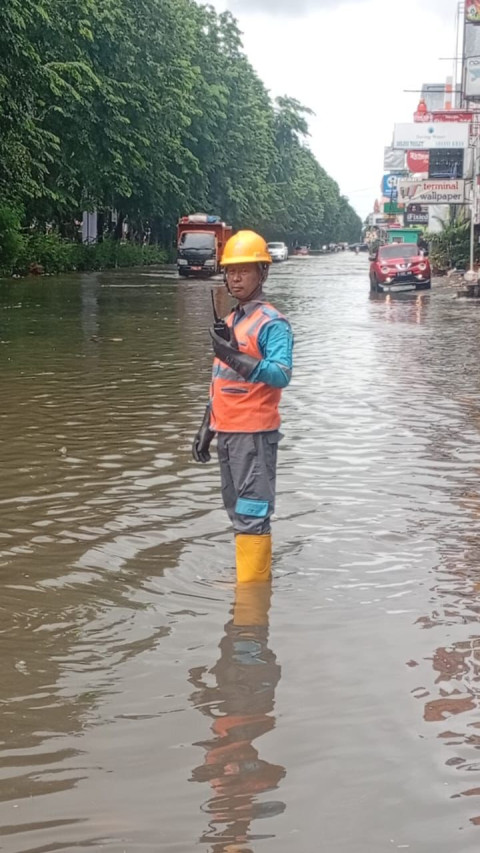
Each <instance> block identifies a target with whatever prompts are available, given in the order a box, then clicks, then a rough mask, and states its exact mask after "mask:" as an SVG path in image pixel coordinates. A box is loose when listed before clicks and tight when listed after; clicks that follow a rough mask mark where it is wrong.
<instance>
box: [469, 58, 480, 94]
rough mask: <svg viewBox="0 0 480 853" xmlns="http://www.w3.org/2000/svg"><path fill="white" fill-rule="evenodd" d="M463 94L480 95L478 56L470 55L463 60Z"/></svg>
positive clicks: (479, 59) (479, 62)
mask: <svg viewBox="0 0 480 853" xmlns="http://www.w3.org/2000/svg"><path fill="white" fill-rule="evenodd" d="M465 95H466V97H467V98H478V97H480V57H478V56H471V57H470V58H469V59H466V60H465Z"/></svg>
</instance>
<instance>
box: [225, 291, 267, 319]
mask: <svg viewBox="0 0 480 853" xmlns="http://www.w3.org/2000/svg"><path fill="white" fill-rule="evenodd" d="M265 302H267V298H266V296H265V295H264V294H262V295H261V296H257V298H256V299H252V301H251V302H245V304H244V305H240V304H238V305H236V306H235V308H234V309H233V310H234V311H236V310H237V308H243V312H244V314H245V316H246V317H249V316H250V314H253V312H254V311H256V309H257V307H258V306H259V305H262V303H265Z"/></svg>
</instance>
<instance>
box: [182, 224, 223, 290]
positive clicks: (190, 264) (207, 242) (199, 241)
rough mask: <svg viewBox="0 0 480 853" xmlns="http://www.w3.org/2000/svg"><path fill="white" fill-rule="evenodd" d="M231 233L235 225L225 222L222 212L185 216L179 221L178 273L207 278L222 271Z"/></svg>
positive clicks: (184, 275) (185, 275)
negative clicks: (213, 214)
mask: <svg viewBox="0 0 480 853" xmlns="http://www.w3.org/2000/svg"><path fill="white" fill-rule="evenodd" d="M231 235H232V226H231V225H226V224H225V222H221V220H220V217H219V216H210V215H209V214H207V213H192V214H190V215H189V216H182V218H181V219H180V220H179V222H178V225H177V269H178V274H179V275H180V276H183V277H185V278H187V277H188V276H190V275H191V276H195V277H196V278H204V277H209V276H212V275H215V274H216V273H218V272H219V270H220V259H221V257H222V253H223V247H224V245H225V243H226V242H227V240H228V238H229V237H231Z"/></svg>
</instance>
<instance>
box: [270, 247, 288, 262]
mask: <svg viewBox="0 0 480 853" xmlns="http://www.w3.org/2000/svg"><path fill="white" fill-rule="evenodd" d="M268 251H269V252H270V256H271V258H272V261H273V262H274V263H275V261H286V260H287V258H288V248H287V246H286V245H285V243H268Z"/></svg>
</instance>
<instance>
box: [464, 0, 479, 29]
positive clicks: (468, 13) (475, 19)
mask: <svg viewBox="0 0 480 853" xmlns="http://www.w3.org/2000/svg"><path fill="white" fill-rule="evenodd" d="M465 17H466V19H467V21H469V23H471V24H480V0H467V2H466V3H465Z"/></svg>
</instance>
